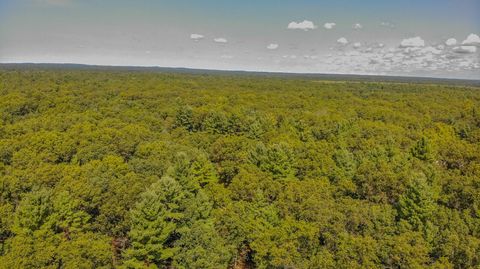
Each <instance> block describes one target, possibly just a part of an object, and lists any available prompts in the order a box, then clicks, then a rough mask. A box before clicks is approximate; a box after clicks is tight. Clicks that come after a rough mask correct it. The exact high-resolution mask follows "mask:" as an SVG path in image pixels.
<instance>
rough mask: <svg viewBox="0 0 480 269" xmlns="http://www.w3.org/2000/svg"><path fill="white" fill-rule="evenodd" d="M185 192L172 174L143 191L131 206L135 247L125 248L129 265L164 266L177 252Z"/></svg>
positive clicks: (139, 266)
mask: <svg viewBox="0 0 480 269" xmlns="http://www.w3.org/2000/svg"><path fill="white" fill-rule="evenodd" d="M183 198H184V193H183V190H182V188H181V186H180V185H179V184H178V182H177V181H175V180H174V179H173V178H171V177H163V178H161V179H160V180H159V181H158V182H156V183H154V184H152V186H151V187H150V188H148V190H147V191H145V192H144V193H142V194H141V196H140V201H139V202H138V203H137V204H136V205H135V207H134V208H133V209H132V210H131V212H130V214H131V222H132V224H131V230H130V232H129V238H130V243H131V247H130V248H129V249H127V251H126V252H125V255H124V256H125V262H124V266H125V267H126V268H142V267H148V268H161V267H162V266H165V265H167V264H169V262H170V261H171V259H172V258H173V257H174V255H175V254H176V253H177V250H178V248H176V247H174V246H173V244H172V243H173V239H174V238H175V236H176V229H177V223H178V221H179V220H180V219H181V218H182V216H183V215H182V213H181V212H182V209H181V203H182V199H183Z"/></svg>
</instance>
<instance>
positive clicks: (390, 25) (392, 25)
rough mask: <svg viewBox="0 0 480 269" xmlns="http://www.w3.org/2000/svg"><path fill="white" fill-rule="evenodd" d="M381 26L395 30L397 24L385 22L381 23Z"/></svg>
mask: <svg viewBox="0 0 480 269" xmlns="http://www.w3.org/2000/svg"><path fill="white" fill-rule="evenodd" d="M380 26H383V27H387V28H395V24H393V23H391V22H385V21H384V22H381V23H380Z"/></svg>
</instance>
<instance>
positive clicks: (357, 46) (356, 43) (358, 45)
mask: <svg viewBox="0 0 480 269" xmlns="http://www.w3.org/2000/svg"><path fill="white" fill-rule="evenodd" d="M361 46H362V43H360V42H355V43H353V47H354V48H356V49H358V48H360V47H361Z"/></svg>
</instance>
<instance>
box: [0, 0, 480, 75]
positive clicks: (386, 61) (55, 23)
mask: <svg viewBox="0 0 480 269" xmlns="http://www.w3.org/2000/svg"><path fill="white" fill-rule="evenodd" d="M304 20H307V21H308V22H311V23H312V24H314V25H315V27H314V28H315V29H306V31H305V30H302V29H287V26H288V25H289V24H290V23H291V22H296V23H302V22H303V21H304ZM329 22H330V23H335V26H334V27H333V28H332V29H326V28H325V27H324V24H325V23H329ZM357 23H358V24H360V25H361V29H354V25H355V24H357ZM357 28H360V27H357ZM191 34H198V35H201V36H203V38H202V39H199V40H194V39H191V38H190V36H191ZM470 34H475V35H479V34H480V1H478V0H416V1H414V0H401V1H384V0H383V1H381V0H364V1H359V0H336V1H321V0H320V1H319V0H317V1H313V0H295V1H293V0H292V1H282V0H263V1H258V0H257V1H254V0H244V1H238V0H237V1H233V0H207V1H199V0H195V1H193V0H171V1H165V0H136V1H133V0H115V1H113V0H0V62H75V63H86V64H107V65H149V66H152V65H153V66H182V67H193V68H213V69H235V70H258V71H286V72H318V73H380V74H392V75H397V74H399V75H422V76H423V75H426V76H440V77H469V78H479V75H478V74H479V73H480V69H479V66H478V63H479V60H478V58H479V50H480V47H478V45H477V44H476V43H472V44H471V43H468V44H463V45H469V46H470V45H473V46H475V49H472V48H468V49H466V50H465V49H462V48H461V45H462V42H463V41H464V40H466V39H467V36H468V35H470ZM417 36H418V37H420V38H421V39H422V40H423V41H424V44H421V46H418V47H414V48H405V47H402V48H400V46H401V43H402V41H403V40H405V39H409V38H414V37H417ZM342 37H343V38H345V39H346V40H348V43H347V44H340V43H338V42H337V40H338V39H340V38H342ZM215 38H224V39H226V41H227V42H226V43H216V42H214V39H215ZM449 38H455V39H456V40H457V44H456V45H452V46H446V45H445V44H444V43H445V41H446V40H447V39H449ZM474 41H475V40H474ZM355 43H358V44H355ZM270 44H274V45H276V46H269V45H270ZM267 47H270V48H275V49H268V48H267ZM457 47H458V48H457ZM472 50H475V52H472Z"/></svg>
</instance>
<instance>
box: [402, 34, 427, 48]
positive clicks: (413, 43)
mask: <svg viewBox="0 0 480 269" xmlns="http://www.w3.org/2000/svg"><path fill="white" fill-rule="evenodd" d="M423 46H425V41H424V40H423V39H422V38H421V37H419V36H417V37H412V38H407V39H404V40H402V43H400V47H402V48H409V47H423Z"/></svg>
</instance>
